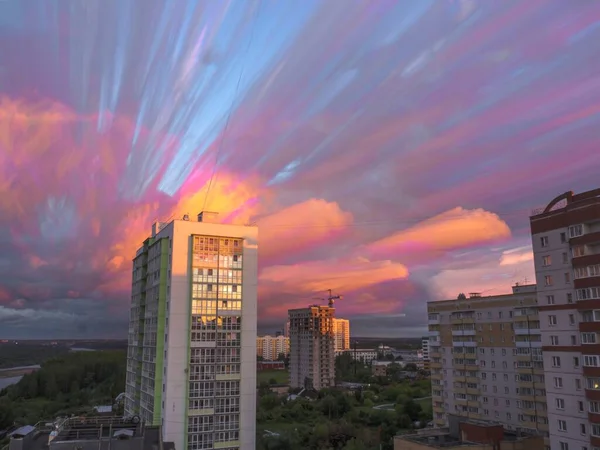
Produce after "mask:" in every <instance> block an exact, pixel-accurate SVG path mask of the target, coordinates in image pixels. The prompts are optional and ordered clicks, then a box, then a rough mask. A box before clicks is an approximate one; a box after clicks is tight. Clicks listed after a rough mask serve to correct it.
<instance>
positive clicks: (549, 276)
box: [544, 275, 554, 286]
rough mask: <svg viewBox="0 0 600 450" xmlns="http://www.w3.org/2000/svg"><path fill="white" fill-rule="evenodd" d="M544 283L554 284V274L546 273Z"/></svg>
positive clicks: (547, 284)
mask: <svg viewBox="0 0 600 450" xmlns="http://www.w3.org/2000/svg"><path fill="white" fill-rule="evenodd" d="M544 284H545V285H546V286H552V285H553V284H554V281H553V280H552V275H546V276H545V277H544Z"/></svg>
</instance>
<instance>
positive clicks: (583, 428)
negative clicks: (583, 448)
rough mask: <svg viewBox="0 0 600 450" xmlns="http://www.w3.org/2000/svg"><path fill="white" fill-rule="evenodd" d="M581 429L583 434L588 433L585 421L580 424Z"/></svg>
mask: <svg viewBox="0 0 600 450" xmlns="http://www.w3.org/2000/svg"><path fill="white" fill-rule="evenodd" d="M579 431H580V432H581V434H586V429H585V423H580V424H579Z"/></svg>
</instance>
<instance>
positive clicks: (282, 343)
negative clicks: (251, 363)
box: [256, 335, 290, 361]
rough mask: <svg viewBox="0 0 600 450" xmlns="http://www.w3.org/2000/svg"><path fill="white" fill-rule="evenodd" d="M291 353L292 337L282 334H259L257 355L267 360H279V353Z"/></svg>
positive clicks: (286, 354)
mask: <svg viewBox="0 0 600 450" xmlns="http://www.w3.org/2000/svg"><path fill="white" fill-rule="evenodd" d="M289 354H290V338H286V337H285V336H283V335H280V336H259V337H257V338H256V356H260V357H262V359H263V360H265V361H277V359H278V358H279V355H284V356H288V355H289Z"/></svg>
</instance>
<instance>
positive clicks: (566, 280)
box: [565, 272, 571, 283]
mask: <svg viewBox="0 0 600 450" xmlns="http://www.w3.org/2000/svg"><path fill="white" fill-rule="evenodd" d="M570 282H571V274H570V273H569V272H565V283H570Z"/></svg>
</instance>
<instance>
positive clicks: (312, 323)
mask: <svg viewBox="0 0 600 450" xmlns="http://www.w3.org/2000/svg"><path fill="white" fill-rule="evenodd" d="M334 314H335V308H333V307H330V306H320V305H313V306H309V307H308V308H301V309H290V310H289V311H288V315H289V320H290V365H289V368H290V386H291V387H294V388H299V387H302V388H304V387H306V388H314V389H316V390H320V389H323V388H326V387H330V386H335V351H334V348H335V338H334V330H333V319H334Z"/></svg>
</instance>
